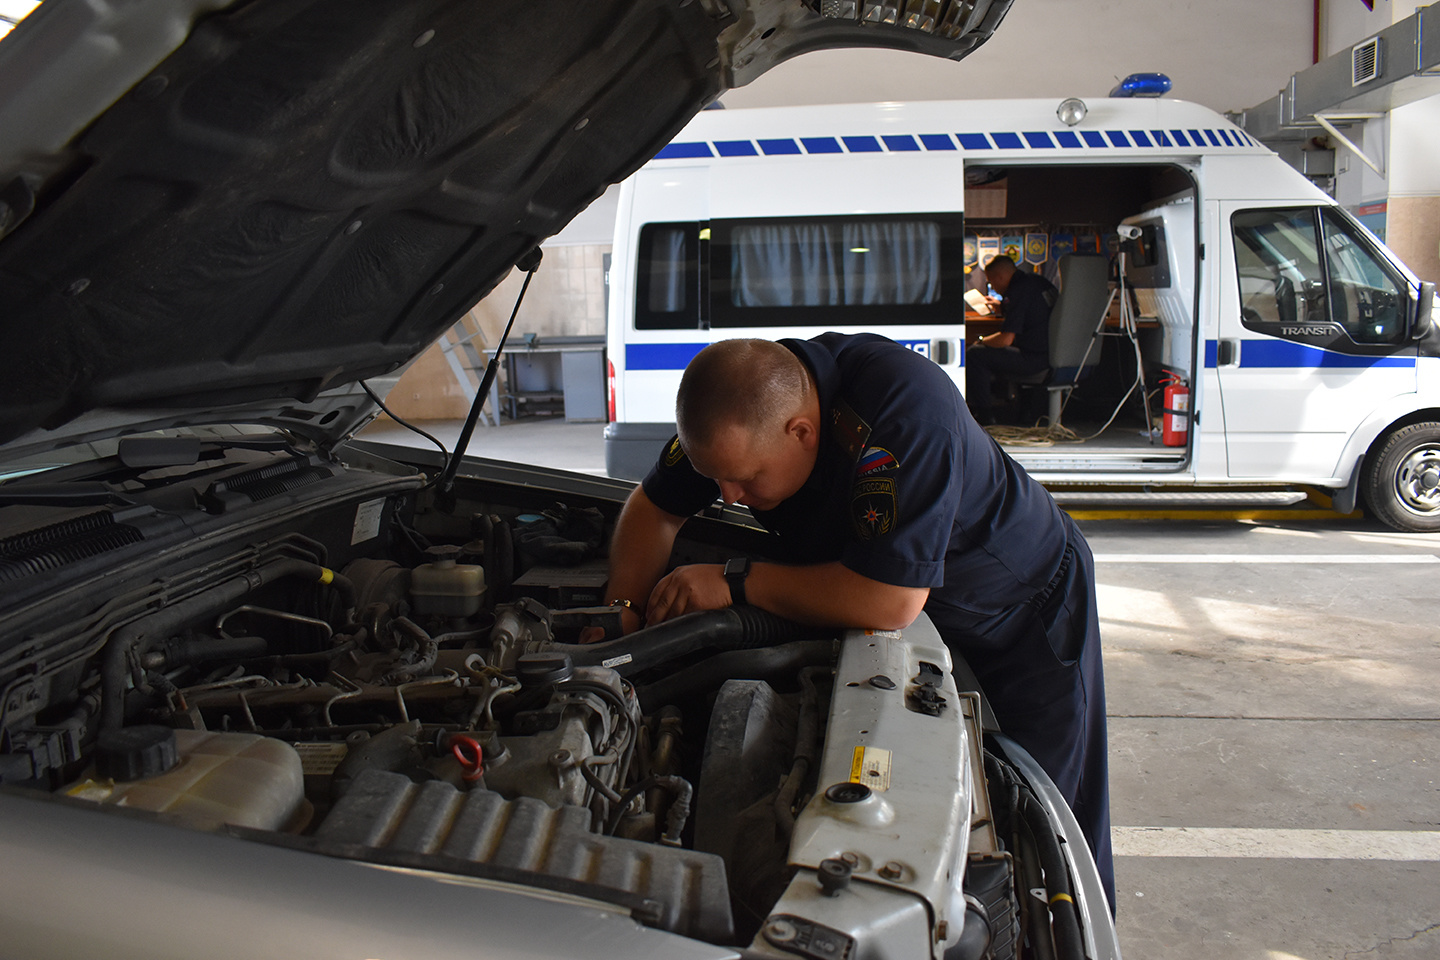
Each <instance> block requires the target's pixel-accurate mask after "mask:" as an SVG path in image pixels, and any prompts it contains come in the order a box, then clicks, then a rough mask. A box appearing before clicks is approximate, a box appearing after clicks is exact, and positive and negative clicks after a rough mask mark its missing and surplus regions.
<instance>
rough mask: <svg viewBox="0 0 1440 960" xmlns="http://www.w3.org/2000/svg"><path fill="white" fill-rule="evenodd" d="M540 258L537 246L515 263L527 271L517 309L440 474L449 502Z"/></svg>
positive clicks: (443, 494) (440, 489) (443, 495)
mask: <svg viewBox="0 0 1440 960" xmlns="http://www.w3.org/2000/svg"><path fill="white" fill-rule="evenodd" d="M540 257H541V253H540V248H539V247H535V248H533V249H531V251H530V252H529V253H527V254H525V256H523V257H521V258H520V259H519V260H517V261H516V262H515V266H517V267H519V268H520V269H521V270H524V271H525V282H524V283H523V284H521V285H520V293H519V295H518V296H516V297H515V309H513V310H511V311H510V319H509V321H507V322H506V324H505V332H504V333H502V334H500V342H499V343H498V344H496V345H495V352H494V353H493V354H491V355H490V362H489V363H488V364H486V365H485V376H484V378H483V379H482V380H481V381H480V388H479V389H478V390H476V391H475V400H474V401H473V402H472V403H471V404H470V413H469V415H468V416H466V417H465V426H463V427H461V428H460V439H458V440H456V441H455V451H454V452H453V453H451V454H450V459H449V461H448V462H447V463H446V464H445V470H444V472H442V473H441V474H440V483H439V485H438V489H437V490H436V493H437V494H438V495H439V496H440V497H441V498H443V499H444V500H446V501H451V500H453V494H452V492H451V490H452V488H453V487H454V486H455V471H457V470H459V469H460V458H461V457H463V456H465V450H466V449H467V448H468V447H469V446H470V435H471V434H473V433H474V432H475V424H476V422H477V421H479V419H480V411H481V409H482V408H483V407H484V406H485V398H486V397H488V396H490V387H491V385H492V384H494V383H495V375H496V374H497V373H499V371H500V354H502V353H504V352H505V341H506V340H508V339H509V338H510V328H511V327H513V326H515V317H516V316H518V315H519V313H520V304H521V302H522V301H524V299H525V291H526V290H528V289H530V280H531V278H532V277H534V276H535V271H536V270H537V269H539V267H540ZM495 414H496V417H495V422H496V423H499V422H500V417H499V414H500V411H498V410H497V411H495Z"/></svg>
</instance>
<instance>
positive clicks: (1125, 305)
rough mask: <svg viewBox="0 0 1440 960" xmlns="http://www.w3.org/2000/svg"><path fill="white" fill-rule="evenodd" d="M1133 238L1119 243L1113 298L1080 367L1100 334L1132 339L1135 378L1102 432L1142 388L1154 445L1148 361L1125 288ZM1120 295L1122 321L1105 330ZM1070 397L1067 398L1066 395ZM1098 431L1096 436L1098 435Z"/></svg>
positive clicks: (1111, 296)
mask: <svg viewBox="0 0 1440 960" xmlns="http://www.w3.org/2000/svg"><path fill="white" fill-rule="evenodd" d="M1131 242H1132V241H1131V240H1122V241H1121V242H1120V251H1119V253H1118V254H1117V255H1116V261H1115V263H1116V274H1115V286H1114V287H1112V288H1111V289H1110V297H1109V298H1108V299H1107V300H1106V301H1105V309H1104V310H1101V311H1100V319H1099V320H1098V321H1096V323H1095V332H1094V333H1092V334H1091V335H1090V342H1089V343H1088V344H1086V345H1085V354H1084V355H1083V356H1082V357H1081V358H1080V366H1079V369H1080V370H1084V369H1085V364H1086V362H1087V361H1088V360H1089V359H1090V350H1091V349H1092V348H1093V347H1094V346H1095V344H1096V343H1098V342H1099V339H1100V338H1101V337H1125V338H1127V339H1129V341H1130V346H1131V347H1132V348H1133V349H1134V350H1135V379H1134V380H1133V381H1132V382H1131V384H1130V387H1129V389H1128V390H1126V391H1125V396H1123V397H1121V398H1120V402H1119V403H1117V404H1116V405H1115V412H1114V413H1112V414H1110V419H1109V420H1107V421H1105V426H1104V427H1101V428H1100V431H1099V433H1104V432H1105V429H1106V427H1109V426H1110V424H1112V423H1114V422H1115V418H1116V417H1117V416H1119V414H1120V410H1121V409H1122V408H1123V407H1124V406H1125V401H1127V400H1129V399H1130V394H1132V393H1134V392H1135V388H1136V387H1139V388H1140V401H1141V403H1142V404H1144V406H1145V436H1146V437H1147V438H1148V439H1149V440H1150V444H1151V446H1154V444H1155V427H1154V424H1153V422H1152V421H1151V419H1150V395H1149V394H1147V393H1146V392H1145V361H1144V360H1143V359H1142V358H1141V356H1140V338H1139V336H1138V332H1139V328H1138V327H1137V326H1136V323H1135V309H1134V308H1133V307H1131V306H1130V297H1129V295H1128V293H1127V292H1126V290H1125V255H1126V253H1127V252H1128V251H1127V250H1126V249H1125V248H1126V246H1127V245H1128V244H1129V243H1131ZM1116 297H1119V298H1120V323H1119V327H1118V329H1116V330H1113V331H1112V330H1108V329H1106V320H1108V319H1109V317H1110V305H1111V304H1113V303H1114V302H1115V298H1116ZM1067 399H1068V398H1067ZM1099 433H1097V434H1096V436H1099Z"/></svg>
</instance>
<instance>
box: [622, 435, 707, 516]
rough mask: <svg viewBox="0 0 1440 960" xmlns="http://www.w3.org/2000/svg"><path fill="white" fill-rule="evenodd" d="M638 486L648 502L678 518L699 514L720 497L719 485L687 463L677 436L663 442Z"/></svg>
mask: <svg viewBox="0 0 1440 960" xmlns="http://www.w3.org/2000/svg"><path fill="white" fill-rule="evenodd" d="M640 486H641V488H642V489H643V490H644V491H645V496H647V497H649V498H650V502H651V503H653V504H655V506H657V507H659V508H660V509H661V510H664V511H665V512H666V513H670V514H674V515H675V516H677V517H688V516H690V515H691V514H694V513H698V512H699V511H701V510H703V509H705V507H707V506H709V505H710V504H711V503H713V502H714V501H715V500H716V499H717V498H718V497H719V496H720V485H719V484H717V483H716V482H715V481H714V480H711V479H709V478H707V477H702V476H701V475H700V474H699V473H697V472H696V471H695V468H694V467H693V466H691V465H690V458H689V457H687V456H686V455H685V451H684V450H683V449H681V447H680V438H679V437H672V438H671V439H670V442H669V443H667V444H665V448H664V450H662V451H661V453H660V458H659V459H658V460H656V461H655V466H653V467H651V468H650V472H649V473H648V474H646V476H645V479H644V480H643V481H641V483H640Z"/></svg>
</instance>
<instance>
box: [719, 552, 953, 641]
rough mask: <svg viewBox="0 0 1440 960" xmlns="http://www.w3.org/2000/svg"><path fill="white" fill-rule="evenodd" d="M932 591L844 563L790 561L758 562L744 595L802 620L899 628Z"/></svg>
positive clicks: (780, 613) (881, 628)
mask: <svg viewBox="0 0 1440 960" xmlns="http://www.w3.org/2000/svg"><path fill="white" fill-rule="evenodd" d="M929 595H930V591H929V589H928V588H926V587H897V586H895V585H894V584H889V583H881V582H879V581H878V580H871V579H870V578H869V577H864V576H861V575H860V574H858V573H856V572H855V571H853V570H851V569H850V568H848V567H846V566H844V565H843V564H840V563H822V564H814V565H808V566H786V565H784V564H777V563H757V564H755V565H754V566H753V567H752V568H751V571H750V576H749V578H748V579H747V580H746V583H745V598H746V600H747V601H749V602H750V603H752V604H754V605H755V606H757V607H761V608H763V609H765V610H769V611H770V612H771V613H777V614H779V615H780V616H782V617H787V618H789V619H791V620H795V621H798V622H800V623H818V624H825V625H829V626H837V627H853V628H866V627H868V628H874V629H878V630H899V629H902V628H904V627H908V626H909V625H910V624H911V623H912V622H913V621H914V619H915V618H916V617H917V616H919V615H920V611H921V610H922V609H924V607H925V600H926V599H927V598H928V597H929Z"/></svg>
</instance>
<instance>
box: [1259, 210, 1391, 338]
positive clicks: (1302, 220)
mask: <svg viewBox="0 0 1440 960" xmlns="http://www.w3.org/2000/svg"><path fill="white" fill-rule="evenodd" d="M1231 229H1232V231H1233V232H1234V236H1235V266H1236V269H1237V270H1238V272H1239V281H1240V319H1241V322H1242V323H1243V324H1244V325H1245V327H1246V328H1247V329H1250V330H1254V331H1255V332H1257V333H1264V334H1267V335H1269V336H1273V337H1281V338H1283V339H1286V340H1295V341H1298V342H1301V343H1309V344H1313V345H1315V346H1320V347H1326V348H1328V349H1332V350H1341V351H1344V350H1346V349H1347V348H1348V347H1352V346H1357V345H1358V346H1369V345H1383V344H1394V343H1397V342H1398V341H1399V340H1400V338H1401V337H1402V336H1403V334H1404V325H1405V323H1404V314H1403V312H1402V307H1403V305H1404V303H1405V294H1404V289H1405V288H1404V286H1403V285H1402V284H1401V283H1400V282H1399V281H1398V278H1397V277H1396V276H1395V273H1394V270H1393V269H1392V268H1390V266H1389V265H1388V264H1386V263H1384V261H1383V260H1381V259H1380V257H1379V255H1378V254H1376V253H1375V252H1374V251H1373V250H1372V249H1371V248H1370V246H1369V244H1367V243H1365V242H1364V241H1363V239H1362V238H1361V237H1360V236H1359V234H1358V233H1357V232H1356V231H1355V229H1354V228H1353V227H1352V226H1351V225H1350V224H1349V223H1347V222H1346V221H1345V220H1344V219H1343V218H1342V217H1340V216H1339V215H1338V214H1336V213H1335V212H1334V211H1331V210H1325V209H1322V208H1318V207H1300V208H1290V209H1283V210H1242V211H1239V212H1237V213H1236V214H1235V215H1234V216H1233V217H1232V218H1231Z"/></svg>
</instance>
